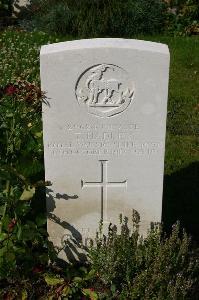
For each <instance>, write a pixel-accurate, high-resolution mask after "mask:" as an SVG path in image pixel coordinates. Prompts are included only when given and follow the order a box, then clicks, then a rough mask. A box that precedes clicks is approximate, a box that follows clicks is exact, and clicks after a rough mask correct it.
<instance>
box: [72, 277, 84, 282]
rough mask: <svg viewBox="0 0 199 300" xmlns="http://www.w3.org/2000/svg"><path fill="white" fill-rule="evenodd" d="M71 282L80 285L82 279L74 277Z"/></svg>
mask: <svg viewBox="0 0 199 300" xmlns="http://www.w3.org/2000/svg"><path fill="white" fill-rule="evenodd" d="M73 281H74V282H78V283H80V282H82V281H83V279H82V278H81V277H74V278H73Z"/></svg>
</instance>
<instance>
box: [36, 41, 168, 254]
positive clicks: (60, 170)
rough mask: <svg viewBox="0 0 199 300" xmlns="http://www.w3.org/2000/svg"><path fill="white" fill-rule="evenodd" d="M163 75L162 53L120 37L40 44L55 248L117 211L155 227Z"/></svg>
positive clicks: (161, 48)
mask: <svg viewBox="0 0 199 300" xmlns="http://www.w3.org/2000/svg"><path fill="white" fill-rule="evenodd" d="M168 73H169V51H168V47H167V46H166V45H163V44H159V43H152V42H145V41H139V40H124V39H93V40H79V41H70V42H64V43H58V44H52V45H47V46H43V47H42V49H41V82H42V90H43V91H45V92H46V95H47V97H48V99H47V100H48V102H49V105H46V104H44V105H43V127H44V150H45V176H46V180H49V181H51V182H52V186H50V187H49V188H48V190H47V210H48V232H49V235H50V239H51V240H52V241H53V243H54V245H56V246H58V247H62V246H63V247H64V245H65V241H66V240H67V241H68V240H70V241H71V242H70V243H71V249H70V250H68V249H69V248H67V247H65V248H64V249H63V251H61V252H60V258H63V259H66V256H68V257H69V258H78V259H82V257H83V255H82V254H80V251H79V252H78V251H77V250H76V248H75V247H73V245H72V243H76V242H75V240H77V241H78V242H79V241H82V243H83V244H84V245H86V244H87V243H88V241H89V239H90V238H93V237H95V233H96V230H97V229H98V226H99V221H100V219H103V222H104V224H105V225H104V226H105V228H106V224H109V222H112V223H114V224H118V223H119V214H120V213H122V214H123V216H127V217H128V218H129V219H131V216H132V210H133V209H135V210H137V211H138V212H139V214H140V217H141V225H140V230H141V233H146V232H147V230H148V228H149V225H150V222H160V221H161V210H162V186H163V170H164V148H165V131H166V112H167V91H168Z"/></svg>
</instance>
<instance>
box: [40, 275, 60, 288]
mask: <svg viewBox="0 0 199 300" xmlns="http://www.w3.org/2000/svg"><path fill="white" fill-rule="evenodd" d="M44 279H45V281H46V283H47V285H52V286H55V285H58V284H63V283H64V279H63V278H59V277H56V276H55V275H52V274H45V275H44Z"/></svg>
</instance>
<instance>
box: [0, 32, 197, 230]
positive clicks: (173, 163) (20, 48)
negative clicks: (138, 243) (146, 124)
mask: <svg viewBox="0 0 199 300" xmlns="http://www.w3.org/2000/svg"><path fill="white" fill-rule="evenodd" d="M138 38H140V39H144V40H151V41H155V42H162V43H166V44H168V46H169V49H170V53H171V65H170V83H169V103H168V119H167V139H166V156H165V185H164V206H163V207H164V210H163V220H164V219H165V220H168V219H169V220H172V222H175V221H176V218H178V219H182V216H183V213H182V210H181V208H180V212H181V215H180V214H179V210H178V208H177V207H175V209H173V211H174V212H176V213H173V214H171V215H169V213H171V211H170V210H169V209H170V208H171V203H170V202H171V201H173V202H174V203H173V202H172V207H173V205H174V206H175V204H176V205H178V206H181V205H180V203H181V202H180V201H182V203H183V201H185V199H184V197H185V195H186V197H187V193H177V192H176V191H177V190H178V189H176V188H175V186H176V185H177V186H178V187H181V189H182V191H183V190H184V187H185V186H186V185H185V183H187V182H189V186H188V187H189V189H190V190H189V193H188V197H189V199H187V201H189V205H188V207H189V210H191V211H192V212H193V215H194V218H197V216H195V213H194V212H195V210H198V206H199V204H198V199H199V191H198V185H197V182H196V180H194V179H193V175H192V171H191V170H193V172H194V174H195V175H197V174H198V165H199V145H198V133H199V122H198V120H199V118H198V117H199V55H198V52H199V37H187V38H186V37H169V36H152V37H149V36H146V37H143V36H142V37H138ZM69 39H72V37H65V38H63V37H62V38H60V37H57V36H50V35H47V34H45V33H43V32H32V33H29V32H24V31H16V30H14V29H9V30H6V31H4V32H1V33H0V62H1V64H0V74H1V76H0V86H5V85H6V84H8V83H9V82H15V81H16V80H18V79H26V80H28V81H30V82H35V83H39V82H40V79H39V50H40V46H41V45H43V44H47V43H54V42H59V41H64V40H69ZM190 168H191V169H190ZM186 170H187V171H186ZM183 174H185V175H186V176H185V177H183V176H184V175H183ZM182 177H183V180H182ZM172 178H174V179H173V180H175V183H173V182H172ZM170 179H171V182H170ZM169 182H170V183H169ZM171 199H172V200H171ZM185 207H186V205H185ZM186 209H187V208H186ZM186 209H185V210H184V215H186ZM193 215H192V214H191V212H189V220H187V221H186V222H185V223H186V226H187V229H188V231H192V232H195V231H196V229H198V228H197V227H198V226H199V225H197V221H196V219H193ZM181 221H182V223H183V219H182V220H181ZM165 223H168V222H165ZM189 223H190V224H189ZM192 224H195V225H194V226H195V227H194V229H193V228H192V229H191V230H189V228H190V227H189V226H192ZM192 227H193V226H192Z"/></svg>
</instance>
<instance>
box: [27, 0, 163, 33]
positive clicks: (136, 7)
mask: <svg viewBox="0 0 199 300" xmlns="http://www.w3.org/2000/svg"><path fill="white" fill-rule="evenodd" d="M164 8H165V5H164V3H163V2H162V1H161V0H152V1H148V0H127V1H122V0H109V1H106V0H95V1H93V0H73V1H72V0H59V1H55V0H45V1H43V0H42V1H40V0H32V1H31V5H30V6H29V8H28V11H29V14H28V19H29V17H30V18H32V21H31V22H29V23H28V24H29V26H30V25H31V26H32V28H36V29H43V30H46V29H47V30H48V32H50V33H52V32H56V33H58V34H74V35H76V36H79V37H97V36H106V35H107V36H131V35H132V34H137V33H140V34H141V33H156V32H159V31H160V30H161V29H162V24H163V22H164V15H163V14H164ZM27 13H28V12H27V11H26V12H25V14H26V16H27ZM23 16H24V15H23Z"/></svg>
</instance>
